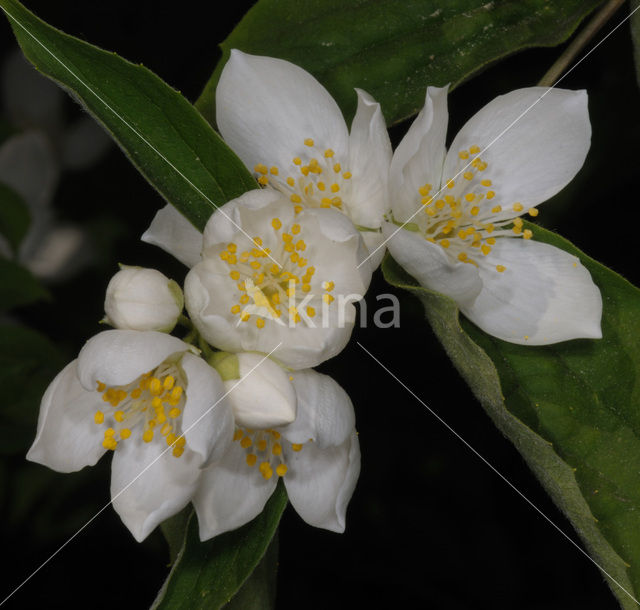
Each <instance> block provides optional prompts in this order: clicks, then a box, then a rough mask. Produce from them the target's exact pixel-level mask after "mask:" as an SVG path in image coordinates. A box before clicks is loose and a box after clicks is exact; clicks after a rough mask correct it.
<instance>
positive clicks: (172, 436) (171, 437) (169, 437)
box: [165, 432, 176, 445]
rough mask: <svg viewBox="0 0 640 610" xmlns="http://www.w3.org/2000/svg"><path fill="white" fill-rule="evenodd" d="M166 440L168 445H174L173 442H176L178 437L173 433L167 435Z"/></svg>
mask: <svg viewBox="0 0 640 610" xmlns="http://www.w3.org/2000/svg"><path fill="white" fill-rule="evenodd" d="M165 440H166V441H167V445H173V442H174V441H175V440H176V435H175V434H174V433H173V432H172V433H171V434H167V437H166V438H165Z"/></svg>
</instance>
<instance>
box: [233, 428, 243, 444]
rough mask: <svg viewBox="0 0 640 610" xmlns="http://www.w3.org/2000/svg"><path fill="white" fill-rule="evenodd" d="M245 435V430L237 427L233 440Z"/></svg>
mask: <svg viewBox="0 0 640 610" xmlns="http://www.w3.org/2000/svg"><path fill="white" fill-rule="evenodd" d="M243 436H244V432H243V431H242V430H240V428H236V431H235V432H234V433H233V440H234V441H239V440H240V439H241V438H242V437H243Z"/></svg>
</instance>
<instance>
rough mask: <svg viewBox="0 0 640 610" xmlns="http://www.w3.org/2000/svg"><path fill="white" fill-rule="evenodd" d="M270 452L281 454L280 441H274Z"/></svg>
mask: <svg viewBox="0 0 640 610" xmlns="http://www.w3.org/2000/svg"><path fill="white" fill-rule="evenodd" d="M271 453H273V455H281V454H282V445H281V444H280V443H274V444H273V447H272V448H271Z"/></svg>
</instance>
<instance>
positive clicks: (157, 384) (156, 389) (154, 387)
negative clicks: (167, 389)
mask: <svg viewBox="0 0 640 610" xmlns="http://www.w3.org/2000/svg"><path fill="white" fill-rule="evenodd" d="M149 392H151V395H152V396H157V395H158V394H160V393H161V392H162V382H161V381H160V380H159V379H158V378H157V377H154V378H153V379H152V380H151V383H150V384H149Z"/></svg>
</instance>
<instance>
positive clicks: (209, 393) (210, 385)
mask: <svg viewBox="0 0 640 610" xmlns="http://www.w3.org/2000/svg"><path fill="white" fill-rule="evenodd" d="M181 364H182V368H183V370H184V372H185V373H186V375H187V390H186V398H187V400H186V404H185V406H184V414H183V416H182V431H183V433H184V436H185V438H186V439H187V446H188V447H189V448H190V449H192V450H193V451H195V452H196V453H197V454H198V458H199V460H200V463H204V462H206V461H215V460H218V459H220V458H221V457H222V455H223V454H224V452H225V451H226V450H227V448H228V446H229V443H230V442H231V439H232V436H233V430H234V424H233V414H232V412H231V406H230V404H229V400H228V398H227V397H226V396H225V387H224V383H223V381H222V379H220V375H218V372H217V371H216V370H215V369H213V368H212V367H210V366H209V365H208V364H207V363H206V362H205V361H204V360H203V359H202V358H198V357H197V356H194V355H193V354H190V353H186V354H185V355H184V356H183V357H182V361H181Z"/></svg>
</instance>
